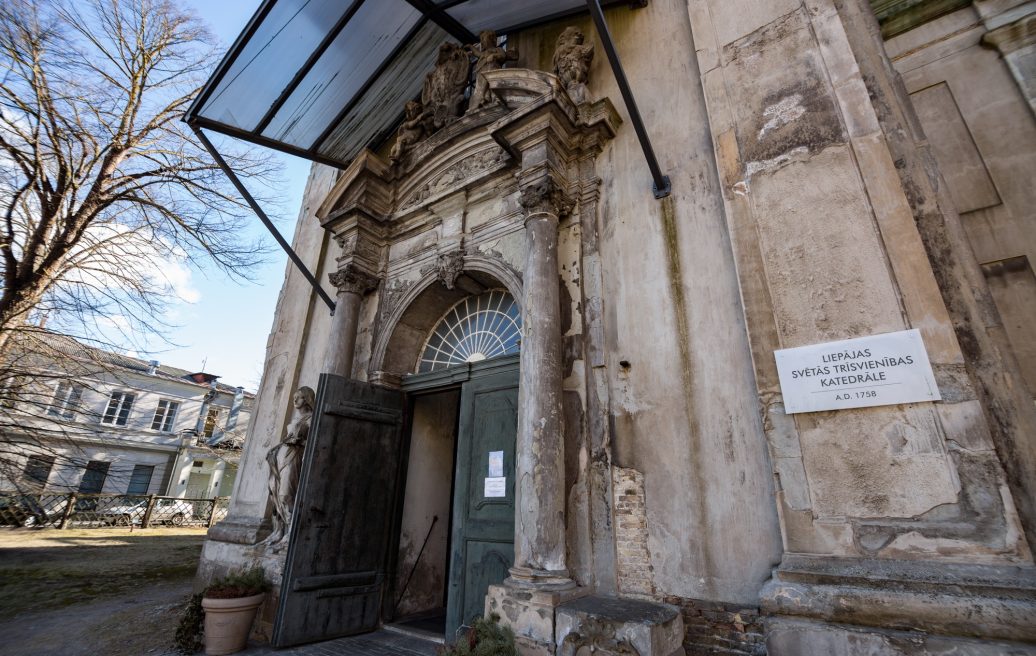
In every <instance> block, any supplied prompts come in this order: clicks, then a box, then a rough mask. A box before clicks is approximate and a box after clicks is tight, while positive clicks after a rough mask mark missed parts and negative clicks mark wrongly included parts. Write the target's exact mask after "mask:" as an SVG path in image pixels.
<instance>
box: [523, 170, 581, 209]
mask: <svg viewBox="0 0 1036 656" xmlns="http://www.w3.org/2000/svg"><path fill="white" fill-rule="evenodd" d="M518 202H519V203H520V204H521V206H522V207H523V208H524V209H525V213H526V216H532V215H534V214H552V215H554V216H556V217H558V218H560V217H563V216H566V215H567V214H568V213H569V212H571V211H572V207H573V206H574V205H575V203H574V202H573V200H572V198H571V197H570V196H569V195H568V193H567V192H566V191H565V189H564V188H562V186H561V185H559V184H558V183H557V181H555V180H554V178H553V177H552V176H543V177H540V178H537V179H536V180H534V181H532V182H527V183H524V184H522V186H521V198H520V199H519V201H518Z"/></svg>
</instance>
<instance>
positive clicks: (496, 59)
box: [467, 30, 518, 112]
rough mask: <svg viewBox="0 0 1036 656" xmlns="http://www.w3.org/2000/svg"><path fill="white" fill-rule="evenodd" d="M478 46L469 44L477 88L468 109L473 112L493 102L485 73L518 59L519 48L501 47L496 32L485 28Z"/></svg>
mask: <svg viewBox="0 0 1036 656" xmlns="http://www.w3.org/2000/svg"><path fill="white" fill-rule="evenodd" d="M478 38H479V44H478V45H477V46H467V50H468V52H470V53H471V54H472V55H473V56H474V57H475V90H474V91H472V93H471V101H470V104H469V105H468V111H469V112H473V111H475V110H476V109H478V108H479V107H481V106H483V105H489V104H491V103H492V102H493V94H492V92H491V91H490V90H489V82H488V81H487V80H486V78H485V77H483V75H482V74H483V73H487V72H489V71H495V70H499V69H501V68H503V67H504V64H506V63H507V62H509V61H517V60H518V51H517V50H513V49H512V50H508V49H506V48H501V47H500V46H498V45H497V44H496V32H494V31H493V30H483V31H482V32H481V33H480V34H479V35H478Z"/></svg>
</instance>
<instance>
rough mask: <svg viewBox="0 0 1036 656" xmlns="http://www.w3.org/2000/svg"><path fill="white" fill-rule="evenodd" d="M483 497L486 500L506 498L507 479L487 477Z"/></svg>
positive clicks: (504, 477) (503, 477)
mask: <svg viewBox="0 0 1036 656" xmlns="http://www.w3.org/2000/svg"><path fill="white" fill-rule="evenodd" d="M483 496H484V497H485V498H486V499H492V498H494V497H506V496H507V477H506V476H489V477H487V478H486V490H485V493H484V494H483Z"/></svg>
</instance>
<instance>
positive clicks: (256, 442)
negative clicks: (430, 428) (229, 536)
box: [228, 165, 336, 539]
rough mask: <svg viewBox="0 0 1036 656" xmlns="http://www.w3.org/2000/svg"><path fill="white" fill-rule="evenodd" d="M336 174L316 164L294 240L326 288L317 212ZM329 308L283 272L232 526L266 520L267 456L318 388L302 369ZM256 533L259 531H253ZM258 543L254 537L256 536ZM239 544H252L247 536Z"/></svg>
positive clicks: (299, 279)
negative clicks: (295, 402) (301, 395)
mask: <svg viewBox="0 0 1036 656" xmlns="http://www.w3.org/2000/svg"><path fill="white" fill-rule="evenodd" d="M335 177H336V171H335V170H334V169H331V168H329V167H326V166H321V165H314V166H313V170H312V172H311V173H310V178H309V180H308V181H307V183H306V191H305V193H304V195H303V202H302V207H301V208H300V210H299V219H298V223H297V224H296V226H295V236H294V238H293V240H292V243H293V244H294V248H295V252H296V253H298V255H299V257H300V258H302V261H303V262H305V263H306V264H307V266H309V267H310V270H311V271H314V274H315V275H317V276H318V277H323V278H325V283H324V284H325V289H328V291H329V293H333V290H330V289H329V288H330V285H329V284H327V283H326V275H324V276H321V275H320V274H321V271H322V270H324V271H326V269H323V262H322V259H323V258H326V254H325V251H326V250H327V247H326V241H327V238H326V236H325V232H324V230H323V229H322V228H321V227H320V224H319V223H318V222H317V221H316V220H315V218H314V216H315V212H316V209H317V207H319V205H320V203H321V202H322V201H323V200H324V197H325V196H326V195H327V192H328V191H329V190H330V188H331V186H332V185H333V184H334V181H335ZM327 314H328V312H327V308H326V306H325V305H324V304H323V302H322V301H321V300H320V299H319V298H318V297H316V295H315V294H314V292H313V290H312V288H311V287H310V286H309V283H308V282H307V281H306V279H305V278H304V277H303V276H302V274H301V273H300V272H299V271H298V270H297V269H296V268H295V266H294V265H293V264H292V263H290V262H289V263H288V264H287V265H286V267H285V272H284V283H283V286H282V287H281V290H280V295H279V296H278V298H277V309H276V311H275V313H274V319H273V326H272V327H271V329H270V337H269V338H268V339H267V342H266V360H265V364H264V367H263V377H262V381H261V382H260V386H259V391H258V393H257V395H256V400H255V406H254V407H255V411H254V412H253V415H252V423H251V424H250V425H249V427H248V436H247V438H246V440H245V450H244V453H243V454H242V457H241V461H240V466H239V470H240V475H239V476H238V477H237V481H236V482H235V486H234V494H233V499H232V502H231V506H230V512H229V513H228V522H230V523H233V522H238V523H241V524H244V525H250V526H255V525H257V524H258V522H259V521H261V520H262V519H263V517H264V516H265V515H266V505H267V496H268V490H267V471H266V452H267V451H268V450H269V449H270V447H272V446H273V445H274V444H276V443H277V442H278V441H279V440H280V437H281V433H282V432H283V430H284V427H285V426H286V425H287V422H288V421H289V419H290V411H291V408H292V405H291V397H292V394H293V393H294V391H295V389H297V388H298V387H300V386H302V385H308V386H310V387H313V388H314V389H316V385H317V376H318V374H319V373H320V369H319V367H318V368H316V369H312V368H311V369H308V370H306V369H303V368H302V367H300V359H301V357H300V354H301V353H302V352H303V351H304V350H305V349H306V348H307V344H308V342H309V341H310V340H309V338H308V333H309V324H310V323H311V321H313V320H314V317H318V320H320V319H323V322H324V323H327V321H326V317H325V315H327ZM253 530H254V529H253ZM252 538H253V539H254V535H253V536H252ZM240 539H247V536H242V537H241V538H240Z"/></svg>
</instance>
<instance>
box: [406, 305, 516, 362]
mask: <svg viewBox="0 0 1036 656" xmlns="http://www.w3.org/2000/svg"><path fill="white" fill-rule="evenodd" d="M521 338H522V317H521V310H520V309H519V308H518V304H517V303H516V302H515V300H514V298H513V297H512V296H511V295H510V294H509V293H507V292H506V291H503V290H493V291H489V292H485V293H483V294H479V295H478V296H469V297H467V298H465V299H464V300H462V301H460V302H459V303H457V304H456V305H454V306H453V307H452V308H450V310H449V311H448V312H447V313H446V315H445V316H444V317H443V318H442V319H440V320H439V323H438V324H436V326H435V328H434V329H433V330H432V333H431V335H429V336H428V341H427V342H425V348H424V351H423V353H422V355H421V361H420V362H419V363H418V365H417V371H418V373H426V372H429V371H436V370H438V369H444V368H446V367H452V366H454V365H458V364H464V363H465V362H481V361H482V360H489V359H491V358H498V357H500V356H502V355H512V354H514V353H518V350H519V349H520V347H521Z"/></svg>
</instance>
